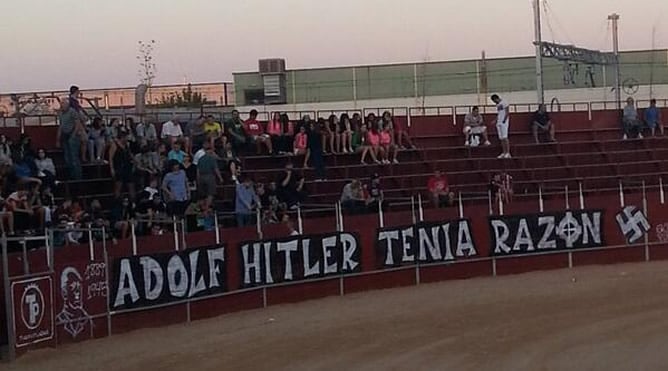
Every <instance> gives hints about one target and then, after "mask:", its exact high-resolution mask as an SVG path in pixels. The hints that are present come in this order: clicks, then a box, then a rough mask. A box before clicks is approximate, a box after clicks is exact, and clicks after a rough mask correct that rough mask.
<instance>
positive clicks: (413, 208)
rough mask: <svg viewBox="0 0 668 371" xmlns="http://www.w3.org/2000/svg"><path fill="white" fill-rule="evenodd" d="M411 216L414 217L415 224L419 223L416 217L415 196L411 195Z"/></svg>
mask: <svg viewBox="0 0 668 371" xmlns="http://www.w3.org/2000/svg"><path fill="white" fill-rule="evenodd" d="M411 216H412V217H413V224H415V223H417V218H416V217H415V196H411Z"/></svg>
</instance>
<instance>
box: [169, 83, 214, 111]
mask: <svg viewBox="0 0 668 371" xmlns="http://www.w3.org/2000/svg"><path fill="white" fill-rule="evenodd" d="M204 104H206V98H204V97H203V96H202V93H198V92H196V91H193V89H192V85H191V84H188V85H187V86H186V87H185V88H183V89H182V90H181V91H180V92H178V91H177V92H171V93H169V94H163V95H162V97H160V99H159V100H158V106H159V107H165V108H167V107H191V108H195V107H201V106H202V105H204Z"/></svg>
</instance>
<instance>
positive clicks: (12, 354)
mask: <svg viewBox="0 0 668 371" xmlns="http://www.w3.org/2000/svg"><path fill="white" fill-rule="evenodd" d="M0 243H1V244H2V276H3V277H2V278H3V283H4V290H5V309H6V311H5V314H6V318H5V320H6V322H5V323H6V324H7V345H8V354H7V355H8V358H9V361H10V362H11V361H14V359H16V334H15V333H14V326H12V321H13V318H14V315H13V314H14V307H13V305H12V293H11V285H10V283H9V257H8V256H7V234H3V235H2V236H0Z"/></svg>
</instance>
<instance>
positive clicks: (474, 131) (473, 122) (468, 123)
mask: <svg viewBox="0 0 668 371" xmlns="http://www.w3.org/2000/svg"><path fill="white" fill-rule="evenodd" d="M464 136H466V142H465V143H464V145H465V146H467V147H468V146H471V147H476V146H478V145H479V144H480V143H479V142H478V136H482V139H483V140H484V145H486V146H489V145H491V143H490V142H489V138H488V137H487V127H486V126H485V122H484V121H483V119H482V115H481V114H480V109H479V108H478V106H473V107H472V108H471V112H469V113H467V114H466V116H465V117H464Z"/></svg>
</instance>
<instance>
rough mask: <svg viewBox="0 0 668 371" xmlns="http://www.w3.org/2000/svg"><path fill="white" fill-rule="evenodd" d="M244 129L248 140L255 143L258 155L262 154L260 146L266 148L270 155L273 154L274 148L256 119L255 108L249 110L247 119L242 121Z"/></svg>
mask: <svg viewBox="0 0 668 371" xmlns="http://www.w3.org/2000/svg"><path fill="white" fill-rule="evenodd" d="M244 129H245V131H246V135H247V139H248V141H249V142H250V143H255V145H256V147H257V154H258V155H260V154H262V146H264V147H265V148H267V151H268V152H269V154H270V155H273V154H274V150H273V148H272V146H271V137H270V136H269V134H267V133H265V132H264V127H263V126H262V124H261V123H260V122H259V121H258V120H257V110H251V111H250V117H249V119H248V120H246V121H245V122H244Z"/></svg>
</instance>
